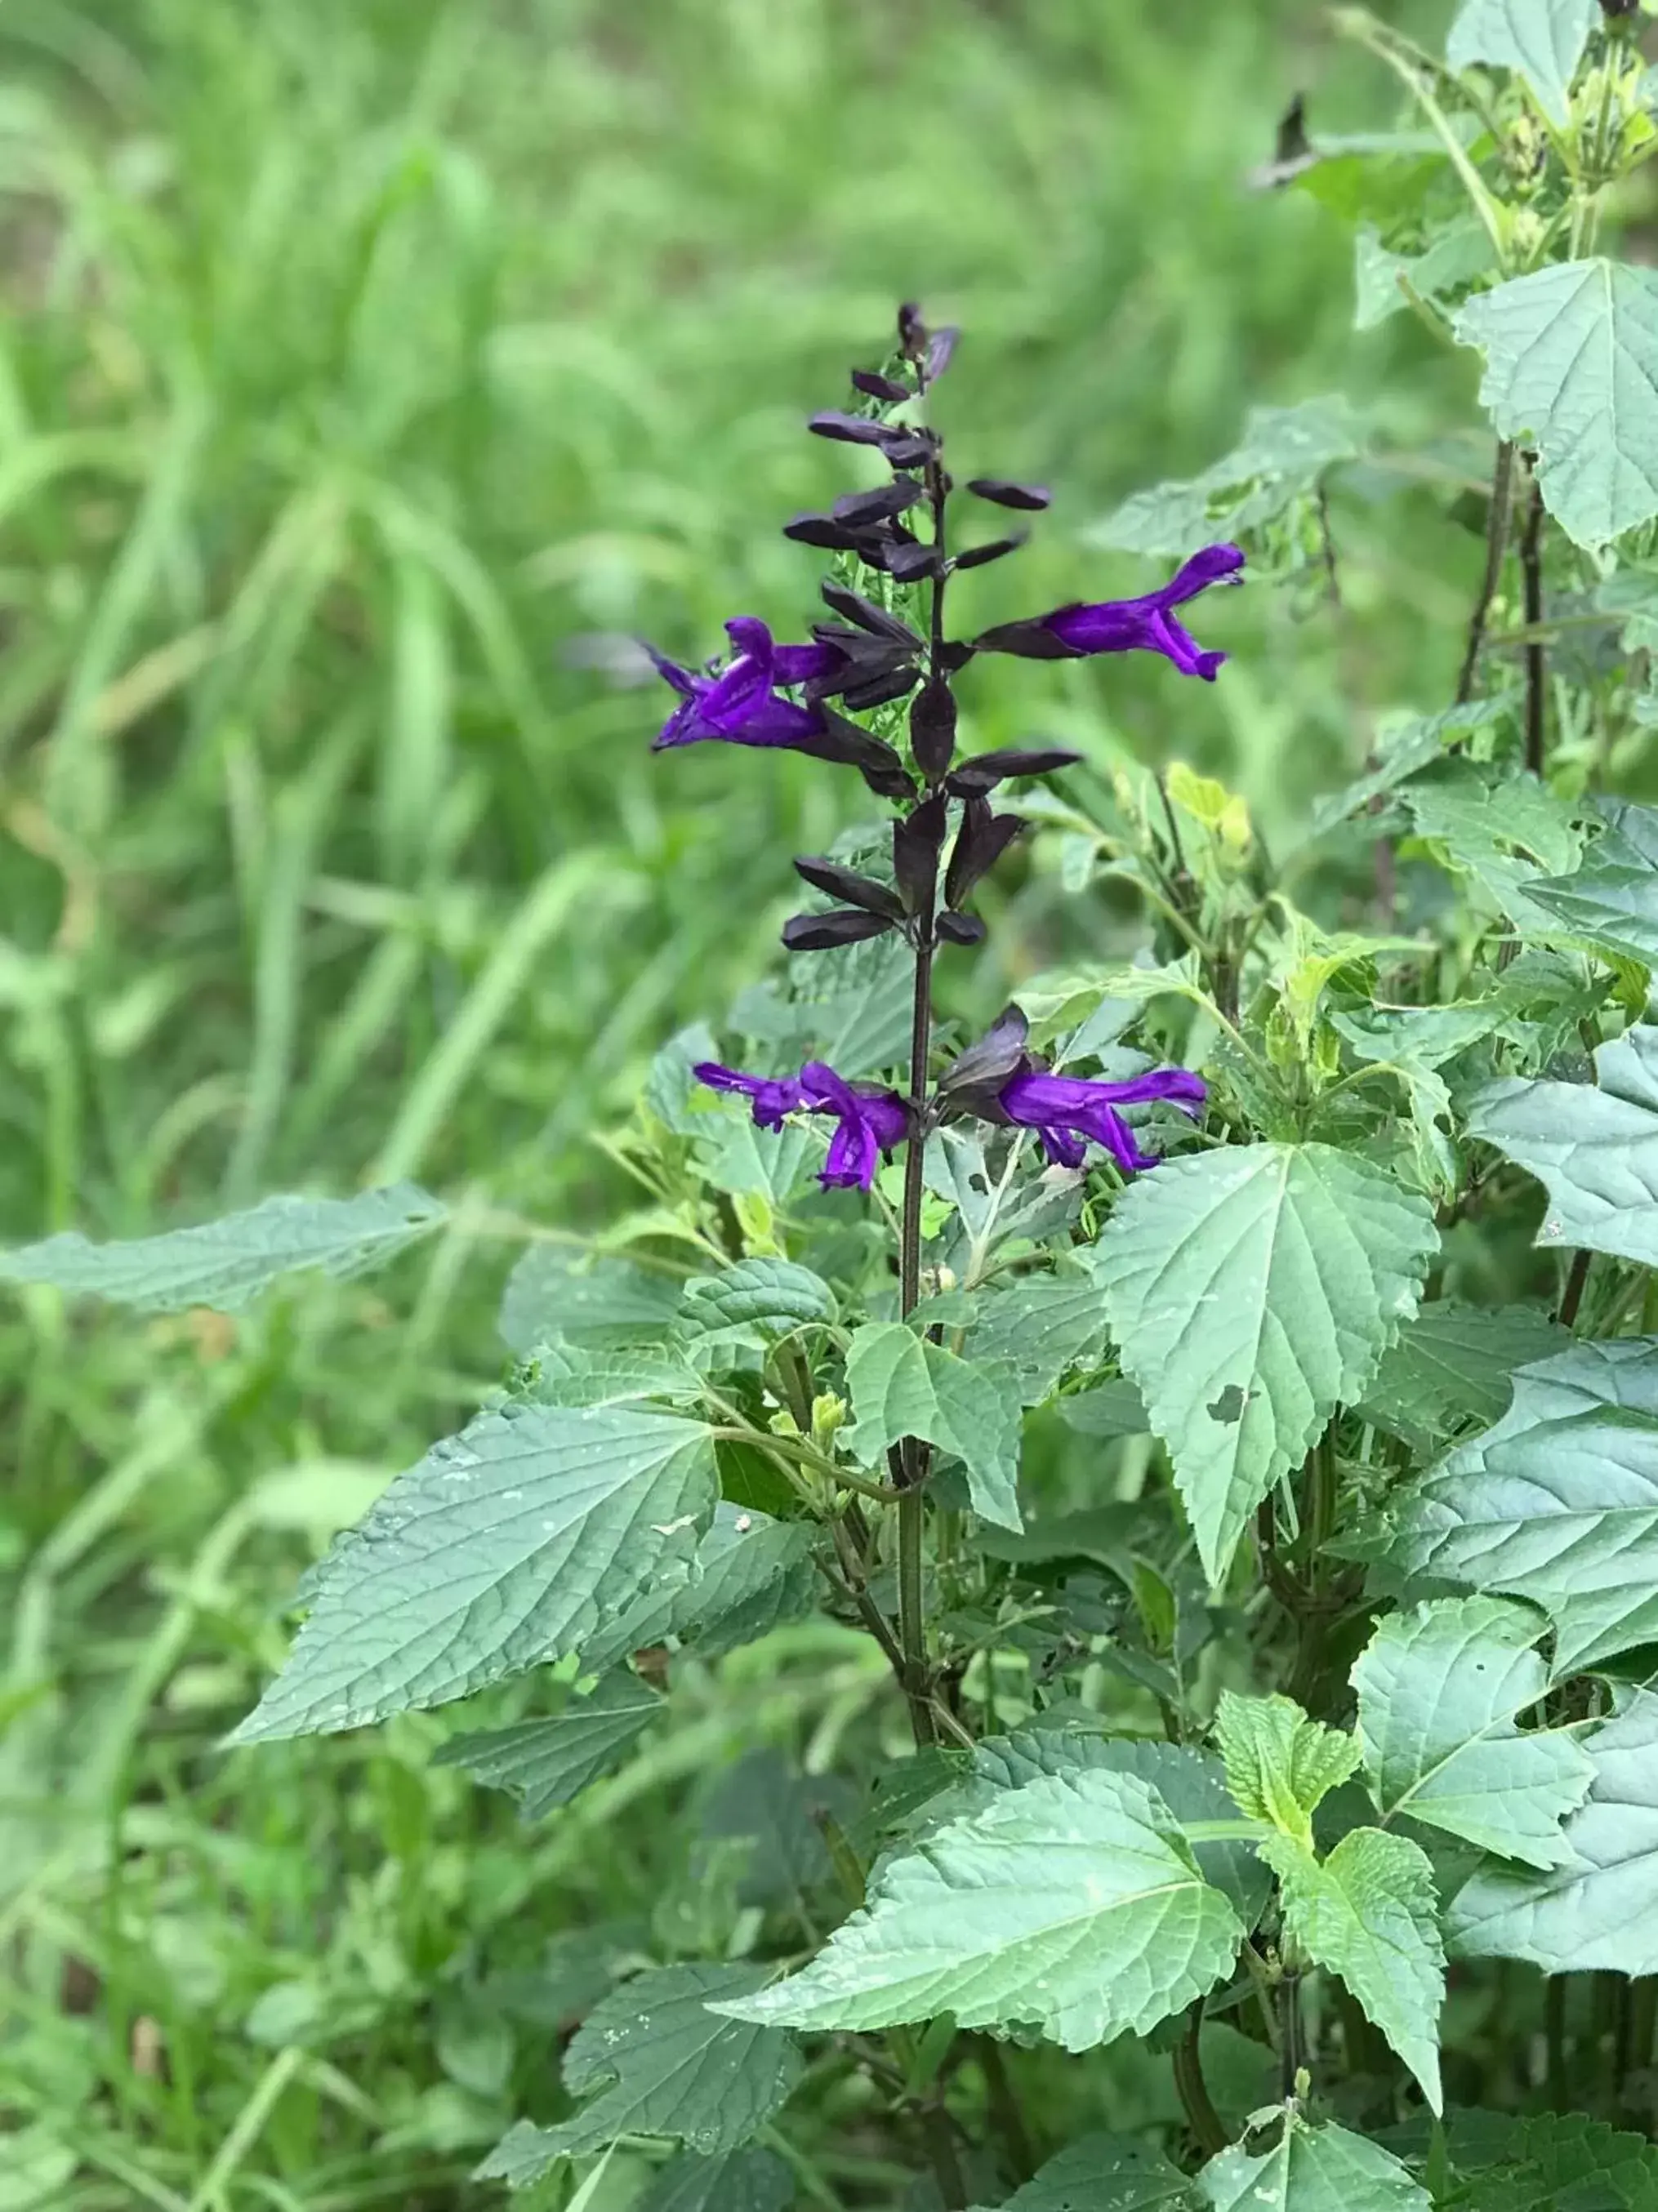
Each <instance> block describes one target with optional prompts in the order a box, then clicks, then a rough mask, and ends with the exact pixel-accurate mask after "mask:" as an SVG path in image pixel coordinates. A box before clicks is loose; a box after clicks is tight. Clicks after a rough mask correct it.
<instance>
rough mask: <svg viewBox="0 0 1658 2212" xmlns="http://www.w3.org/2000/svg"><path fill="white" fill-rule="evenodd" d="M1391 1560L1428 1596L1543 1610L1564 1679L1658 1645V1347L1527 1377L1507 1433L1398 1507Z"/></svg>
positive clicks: (1641, 1345)
mask: <svg viewBox="0 0 1658 2212" xmlns="http://www.w3.org/2000/svg"><path fill="white" fill-rule="evenodd" d="M1381 1548H1384V1549H1385V1551H1386V1553H1387V1558H1388V1559H1389V1561H1390V1563H1391V1565H1393V1567H1394V1568H1396V1569H1397V1570H1399V1571H1400V1572H1402V1573H1404V1574H1405V1575H1408V1576H1413V1577H1419V1578H1420V1579H1422V1580H1423V1581H1424V1582H1427V1583H1440V1584H1441V1585H1444V1584H1452V1585H1455V1586H1459V1587H1461V1588H1463V1589H1479V1590H1484V1591H1487V1592H1489V1593H1490V1594H1491V1595H1496V1596H1506V1597H1519V1598H1527V1599H1529V1600H1530V1601H1531V1602H1532V1603H1533V1605H1537V1606H1540V1607H1542V1609H1543V1611H1544V1612H1545V1613H1547V1614H1548V1616H1549V1618H1550V1620H1551V1621H1552V1622H1553V1624H1554V1630H1555V1655H1554V1667H1553V1674H1554V1677H1555V1679H1556V1680H1560V1679H1562V1678H1564V1676H1566V1675H1568V1674H1572V1673H1574V1672H1576V1670H1577V1669H1579V1668H1584V1667H1590V1666H1594V1665H1595V1664H1597V1663H1598V1662H1601V1661H1603V1660H1606V1659H1610V1658H1614V1657H1616V1656H1617V1655H1618V1653H1619V1652H1620V1651H1627V1650H1631V1649H1633V1648H1634V1647H1635V1646H1636V1645H1637V1644H1649V1643H1652V1642H1655V1641H1658V1343H1655V1342H1654V1340H1652V1339H1650V1338H1641V1337H1625V1338H1620V1339H1615V1340H1612V1341H1610V1342H1607V1343H1605V1344H1578V1345H1574V1346H1573V1347H1572V1349H1571V1350H1570V1352H1562V1353H1560V1354H1559V1355H1558V1357H1557V1358H1553V1359H1545V1360H1541V1361H1539V1363H1538V1364H1537V1365H1535V1366H1533V1367H1527V1368H1525V1369H1522V1370H1521V1372H1520V1373H1519V1374H1518V1375H1516V1376H1515V1386H1514V1404H1513V1406H1512V1407H1510V1409H1509V1412H1508V1413H1507V1414H1506V1415H1505V1416H1504V1417H1503V1419H1502V1420H1501V1421H1499V1422H1498V1423H1497V1425H1496V1427H1495V1428H1494V1429H1490V1430H1488V1431H1486V1433H1485V1434H1484V1436H1483V1437H1475V1438H1473V1439H1472V1442H1470V1443H1466V1444H1462V1445H1460V1446H1459V1447H1458V1449H1456V1450H1455V1451H1454V1452H1453V1453H1452V1454H1451V1455H1450V1456H1449V1457H1448V1459H1446V1460H1444V1461H1442V1462H1441V1464H1440V1465H1439V1466H1438V1467H1437V1468H1435V1469H1434V1470H1433V1471H1432V1473H1431V1474H1429V1475H1428V1476H1427V1477H1426V1478H1425V1479H1424V1480H1423V1481H1421V1482H1419V1483H1418V1484H1417V1485H1416V1486H1415V1487H1414V1488H1412V1489H1410V1490H1407V1491H1405V1492H1403V1493H1402V1494H1401V1495H1400V1496H1399V1498H1396V1499H1395V1500H1394V1502H1393V1505H1392V1507H1391V1509H1390V1521H1389V1527H1388V1529H1387V1534H1386V1535H1385V1537H1384V1538H1383V1539H1382V1544H1381Z"/></svg>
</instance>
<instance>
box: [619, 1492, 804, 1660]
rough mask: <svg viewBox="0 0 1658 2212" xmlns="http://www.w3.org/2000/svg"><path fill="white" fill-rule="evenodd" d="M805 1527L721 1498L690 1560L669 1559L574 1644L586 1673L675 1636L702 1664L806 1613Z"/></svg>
mask: <svg viewBox="0 0 1658 2212" xmlns="http://www.w3.org/2000/svg"><path fill="white" fill-rule="evenodd" d="M812 1536H813V1528H812V1524H811V1523H810V1522H804V1521H774V1520H772V1519H771V1516H770V1515H769V1514H765V1513H760V1512H757V1511H755V1510H754V1509H753V1507H748V1506H739V1505H734V1504H731V1502H730V1501H729V1500H728V1499H727V1498H722V1499H721V1501H720V1503H719V1504H717V1505H716V1507H715V1509H714V1518H713V1521H712V1522H711V1523H710V1526H709V1528H708V1530H707V1533H706V1534H704V1536H703V1537H702V1539H701V1541H699V1542H698V1545H697V1547H696V1549H695V1551H694V1553H691V1552H687V1553H686V1554H685V1555H684V1556H680V1554H678V1553H676V1554H675V1555H674V1559H672V1561H671V1562H668V1563H666V1564H665V1566H664V1568H663V1569H661V1570H659V1571H657V1572H656V1573H655V1574H653V1576H652V1577H651V1581H650V1586H649V1589H647V1590H646V1591H645V1592H644V1593H643V1595H641V1596H640V1597H639V1598H637V1600H636V1601H634V1602H633V1603H632V1604H631V1605H630V1606H628V1607H625V1608H624V1609H623V1610H622V1611H621V1612H620V1613H613V1614H611V1615H609V1616H608V1617H607V1619H606V1620H604V1621H603V1622H602V1624H601V1625H600V1627H599V1629H598V1631H597V1632H596V1634H594V1636H592V1637H589V1638H585V1639H584V1640H583V1642H582V1665H583V1666H584V1667H585V1668H589V1669H591V1670H593V1671H595V1672H597V1671H600V1670H602V1669H603V1668H607V1667H613V1666H616V1665H619V1663H620V1662H622V1661H623V1660H625V1659H626V1658H627V1657H628V1656H630V1654H631V1653H632V1652H635V1651H639V1650H643V1649H644V1648H645V1646H646V1645H648V1644H661V1642H663V1640H664V1639H665V1638H667V1637H670V1636H677V1637H679V1638H681V1639H682V1640H683V1641H684V1642H685V1643H686V1644H691V1645H692V1646H693V1647H694V1649H695V1650H697V1651H698V1654H699V1655H700V1656H702V1657H703V1658H704V1659H714V1658H717V1657H719V1656H720V1655H721V1654H722V1652H726V1651H735V1650H737V1648H738V1646H739V1645H740V1644H753V1642H754V1641H755V1640H756V1638H759V1637H762V1636H765V1635H769V1634H770V1632H771V1630H772V1629H774V1628H779V1627H781V1626H783V1622H784V1621H788V1620H799V1619H800V1617H801V1615H802V1613H809V1612H810V1611H811V1608H812V1604H813V1601H814V1598H815V1597H816V1595H817V1589H818V1577H817V1570H816V1568H815V1567H814V1565H813V1563H812Z"/></svg>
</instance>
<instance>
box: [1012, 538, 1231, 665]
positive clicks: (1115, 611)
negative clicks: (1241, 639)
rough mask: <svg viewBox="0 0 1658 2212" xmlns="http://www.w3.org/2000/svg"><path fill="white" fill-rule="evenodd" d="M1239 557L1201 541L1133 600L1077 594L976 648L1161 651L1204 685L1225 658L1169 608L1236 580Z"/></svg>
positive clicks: (1073, 655) (1066, 655)
mask: <svg viewBox="0 0 1658 2212" xmlns="http://www.w3.org/2000/svg"><path fill="white" fill-rule="evenodd" d="M1243 564H1244V556H1243V552H1242V550H1241V548H1240V547H1239V546H1236V545H1206V546H1204V550H1202V552H1201V553H1194V554H1193V555H1192V558H1191V559H1190V560H1189V561H1187V562H1184V563H1183V564H1182V566H1181V568H1180V569H1179V573H1178V574H1176V575H1174V576H1173V577H1172V578H1171V579H1170V580H1169V581H1168V582H1167V584H1165V585H1164V586H1163V587H1162V589H1161V591H1156V592H1145V593H1144V594H1143V597H1141V598H1139V599H1101V600H1096V601H1094V603H1093V604H1091V605H1090V604H1085V603H1084V602H1083V601H1082V600H1076V601H1074V602H1073V603H1072V604H1071V605H1070V606H1066V607H1056V608H1055V609H1054V611H1053V612H1052V613H1051V615H1042V616H1039V617H1036V618H1035V619H1033V620H1032V621H1029V622H1016V623H1003V624H1002V625H1001V627H1000V628H999V629H990V630H986V631H985V632H984V635H983V636H982V637H980V638H979V639H978V640H977V641H976V642H977V644H978V650H979V651H980V652H981V653H1017V654H1019V655H1021V657H1022V658H1023V659H1027V660H1075V659H1082V658H1083V657H1084V656H1085V655H1087V654H1088V653H1134V652H1142V653H1161V654H1162V656H1163V658H1164V659H1165V660H1168V661H1172V662H1173V665H1174V666H1175V667H1176V668H1178V669H1179V671H1180V673H1181V675H1182V676H1201V677H1202V678H1203V679H1204V682H1205V683H1206V684H1212V683H1213V682H1214V681H1215V672H1216V670H1217V669H1218V668H1219V667H1220V665H1221V663H1222V661H1223V660H1224V659H1226V655H1225V654H1224V653H1204V652H1203V651H1202V650H1201V649H1200V648H1199V647H1198V641H1197V640H1196V639H1195V638H1194V637H1193V636H1192V633H1191V632H1190V631H1189V630H1188V629H1186V625H1185V624H1184V623H1182V622H1180V621H1179V619H1178V618H1177V617H1176V616H1175V614H1174V611H1173V610H1174V609H1175V608H1176V607H1181V606H1184V605H1186V601H1187V600H1188V599H1196V598H1197V596H1198V593H1199V592H1206V591H1207V590H1208V589H1209V587H1210V585H1211V584H1221V583H1234V582H1235V581H1236V580H1237V579H1238V574H1239V571H1240V569H1241V568H1242V567H1243Z"/></svg>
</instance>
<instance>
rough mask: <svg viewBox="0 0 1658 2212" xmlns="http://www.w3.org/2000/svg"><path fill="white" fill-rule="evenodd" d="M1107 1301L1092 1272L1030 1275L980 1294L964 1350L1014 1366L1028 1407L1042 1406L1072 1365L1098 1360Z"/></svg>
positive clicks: (973, 1357) (968, 1354)
mask: <svg viewBox="0 0 1658 2212" xmlns="http://www.w3.org/2000/svg"><path fill="white" fill-rule="evenodd" d="M1105 1341H1106V1310H1105V1302H1104V1300H1103V1299H1102V1298H1101V1297H1100V1285H1098V1283H1096V1282H1095V1281H1094V1279H1093V1277H1092V1276H1091V1275H1085V1274H1076V1275H1063V1276H1055V1275H1026V1276H1021V1277H1020V1278H1018V1279H1016V1280H1015V1281H1013V1282H1009V1283H1004V1284H1002V1285H997V1287H996V1288H995V1289H993V1290H991V1291H984V1292H983V1293H981V1295H980V1297H979V1299H978V1311H977V1314H976V1316H975V1317H974V1320H973V1323H972V1327H971V1328H969V1330H968V1331H967V1334H966V1340H965V1341H964V1342H963V1345H962V1351H963V1352H964V1353H965V1354H966V1358H969V1359H971V1360H975V1361H978V1362H982V1363H984V1364H986V1365H1002V1366H1006V1367H1010V1368H1011V1369H1012V1370H1013V1371H1014V1374H1015V1376H1016V1378H1017V1380H1018V1385H1019V1395H1020V1398H1021V1401H1022V1402H1023V1403H1024V1404H1025V1405H1027V1406H1037V1405H1040V1404H1041V1402H1042V1401H1043V1400H1044V1399H1045V1398H1047V1397H1050V1396H1051V1395H1052V1393H1053V1392H1054V1390H1055V1389H1057V1388H1058V1383H1059V1380H1060V1377H1061V1376H1063V1375H1064V1374H1065V1373H1066V1372H1067V1371H1068V1370H1070V1368H1072V1367H1076V1366H1080V1365H1083V1364H1088V1363H1089V1362H1090V1361H1091V1362H1092V1364H1094V1365H1097V1364H1099V1362H1098V1358H1097V1356H1096V1355H1098V1354H1099V1353H1100V1352H1101V1351H1102V1350H1103V1348H1104V1346H1105Z"/></svg>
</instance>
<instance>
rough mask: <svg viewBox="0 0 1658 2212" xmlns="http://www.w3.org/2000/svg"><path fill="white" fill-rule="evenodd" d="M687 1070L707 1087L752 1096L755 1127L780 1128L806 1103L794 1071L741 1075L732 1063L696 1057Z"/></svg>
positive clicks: (711, 1089) (712, 1089) (747, 1096)
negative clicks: (725, 1065)
mask: <svg viewBox="0 0 1658 2212" xmlns="http://www.w3.org/2000/svg"><path fill="white" fill-rule="evenodd" d="M691 1072H692V1074H693V1075H694V1076H695V1077H696V1079H697V1080H698V1083H705V1084H706V1085H708V1087H709V1089H710V1091H741V1092H742V1094H743V1096H744V1097H746V1098H751V1099H753V1103H754V1125H755V1127H757V1128H760V1129H781V1128H782V1127H783V1121H784V1118H785V1117H786V1116H787V1115H790V1114H798V1113H799V1111H800V1109H801V1108H802V1106H803V1105H804V1104H805V1103H806V1099H805V1095H804V1093H803V1092H802V1090H801V1086H800V1078H799V1077H798V1076H795V1075H780V1076H772V1075H744V1074H741V1073H740V1072H739V1071H738V1070H737V1069H736V1068H735V1067H722V1066H721V1065H720V1063H719V1061H718V1060H698V1062H697V1064H696V1066H694V1067H693V1068H692V1071H691Z"/></svg>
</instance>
